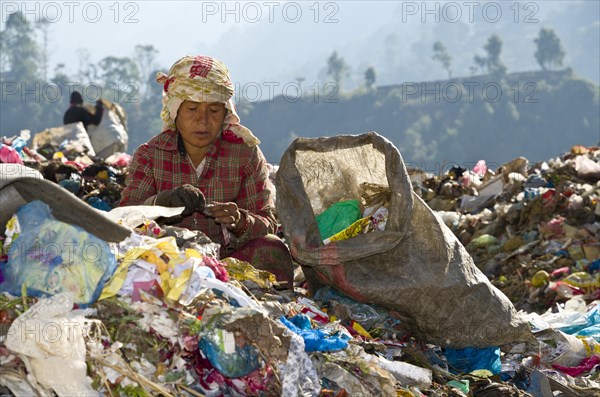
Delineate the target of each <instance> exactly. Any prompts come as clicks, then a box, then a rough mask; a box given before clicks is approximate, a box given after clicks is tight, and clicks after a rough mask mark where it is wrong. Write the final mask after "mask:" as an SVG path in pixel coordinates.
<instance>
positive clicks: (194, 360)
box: [0, 136, 600, 397]
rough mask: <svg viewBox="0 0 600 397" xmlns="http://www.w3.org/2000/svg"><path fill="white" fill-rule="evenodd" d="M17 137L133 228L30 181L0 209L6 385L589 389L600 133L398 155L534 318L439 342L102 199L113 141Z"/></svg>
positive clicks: (115, 194)
mask: <svg viewBox="0 0 600 397" xmlns="http://www.w3.org/2000/svg"><path fill="white" fill-rule="evenodd" d="M20 138H21V140H19V139H18V138H15V139H13V140H12V141H8V140H3V144H2V148H1V150H2V151H1V152H0V153H1V155H2V157H0V160H1V161H2V162H3V163H9V164H5V165H10V164H11V163H18V162H19V159H20V160H21V162H22V163H24V164H25V165H28V166H30V167H32V168H35V169H37V170H39V171H40V172H41V173H42V175H43V176H44V178H45V179H46V180H47V181H52V182H53V183H57V184H59V185H60V186H62V188H64V189H65V190H66V191H68V192H70V193H72V194H74V195H76V196H77V197H78V198H79V199H81V200H83V201H85V202H87V203H88V204H89V205H90V206H93V207H95V208H96V209H100V210H104V212H105V213H106V214H107V217H109V219H111V220H112V221H114V224H115V225H121V226H125V227H128V228H130V230H131V233H130V235H129V237H127V238H125V239H123V240H121V241H118V242H110V241H105V240H102V239H99V238H98V237H97V236H95V235H94V234H93V233H90V232H88V231H86V230H84V229H82V228H81V227H79V226H74V225H72V224H68V223H65V222H62V221H59V220H57V219H56V218H55V216H54V215H53V211H50V210H49V208H48V205H47V204H46V203H44V202H43V198H41V199H40V200H39V201H38V200H33V201H30V202H29V203H27V204H25V205H23V206H22V207H20V208H19V210H18V211H17V212H16V213H15V214H11V217H10V220H9V221H8V222H7V224H6V225H2V226H1V227H0V229H2V231H1V232H0V233H1V234H2V240H1V241H0V242H1V243H2V246H1V247H0V248H1V252H2V256H1V257H0V272H1V273H0V291H2V294H0V364H1V366H0V393H1V394H2V395H14V396H32V395H57V396H72V395H80V396H87V395H90V396H92V395H93V396H96V395H106V396H109V395H110V396H158V395H162V396H328V397H333V396H336V397H342V396H498V395H501V396H504V395H505V396H552V395H565V396H595V395H598V393H600V379H599V377H600V299H599V298H600V276H599V275H600V240H599V239H600V237H599V236H600V232H599V228H600V182H599V181H600V149H598V148H584V147H575V148H573V149H572V150H571V151H570V152H569V153H566V154H565V155H563V156H561V157H559V158H555V159H552V160H549V161H547V162H544V163H540V164H534V165H528V164H527V160H526V159H516V160H515V161H513V162H511V163H508V164H505V165H504V166H502V167H500V169H498V170H495V171H492V170H488V169H487V168H486V166H485V163H484V162H480V163H478V164H477V166H476V167H475V168H474V169H472V170H466V169H460V167H455V168H453V169H451V170H450V171H449V172H448V173H446V174H445V175H442V176H435V175H428V174H426V173H424V172H422V171H420V170H409V174H410V176H411V181H412V186H413V189H414V191H415V192H417V194H418V195H420V196H421V197H422V199H423V201H425V202H426V203H427V204H428V206H429V207H431V208H432V209H433V210H435V211H436V215H437V216H439V218H440V219H442V220H443V222H444V223H445V224H446V225H447V226H448V227H449V228H450V229H451V230H452V231H453V232H454V234H455V235H456V236H457V237H458V238H459V239H460V241H461V242H462V244H463V245H464V246H465V247H466V248H467V250H468V251H469V253H470V254H471V255H472V257H473V259H474V262H475V264H476V265H477V267H478V268H479V269H481V270H482V271H483V272H484V273H485V274H486V276H487V277H488V278H489V280H490V281H491V282H492V283H493V284H494V285H495V286H496V287H497V288H499V289H500V290H501V291H503V292H504V293H505V294H506V296H507V297H508V298H509V299H510V300H511V301H512V302H513V304H514V305H515V307H516V308H517V309H520V310H522V312H521V313H520V314H521V315H522V316H524V318H526V319H527V321H528V322H529V326H530V329H531V331H532V333H533V335H534V336H535V337H534V338H532V339H531V340H530V341H527V342H518V343H510V344H504V345H501V346H497V345H494V346H488V347H477V348H476V347H465V348H448V347H442V346H439V345H436V344H432V343H428V342H427V341H425V340H423V339H420V338H418V337H416V336H415V335H414V334H413V333H412V332H410V331H409V329H408V328H407V327H406V326H405V324H404V323H403V320H401V319H400V318H399V316H397V313H394V312H393V311H391V310H389V309H386V308H384V307H382V306H379V305H374V304H369V303H364V302H362V303H361V302H358V301H356V300H354V299H352V298H350V297H349V296H347V295H345V294H342V293H341V292H339V291H338V290H336V289H334V288H331V287H322V288H320V289H318V290H317V291H316V292H314V293H309V291H308V290H307V289H306V285H305V284H304V282H303V275H302V272H301V271H300V268H298V269H297V270H298V272H297V278H296V281H297V282H296V287H295V288H294V290H293V291H289V290H279V289H277V288H276V287H277V283H276V279H275V277H274V276H273V275H272V274H269V273H267V272H264V271H260V270H257V269H255V268H253V267H252V266H251V265H250V264H248V263H246V262H242V261H239V260H232V259H223V260H221V259H220V258H219V257H218V252H219V247H218V245H216V244H214V243H212V242H211V241H210V240H209V239H208V238H206V236H204V235H203V234H202V233H201V232H196V231H189V230H186V229H178V228H175V227H172V226H164V225H159V224H157V223H156V221H155V220H156V219H158V218H159V217H160V216H170V215H172V214H173V213H172V211H174V209H168V208H161V207H129V208H115V206H116V203H117V202H118V199H119V193H120V191H121V189H122V184H123V180H124V175H125V173H126V165H127V161H128V157H127V156H126V155H122V154H119V155H117V156H115V158H113V159H107V160H106V161H102V162H100V161H97V162H94V161H93V160H92V158H90V157H88V156H85V155H82V154H81V152H77V150H76V149H75V150H73V151H71V150H67V149H65V151H62V150H61V149H60V148H56V147H54V148H50V147H48V148H47V150H48V152H43V151H40V150H35V151H34V150H32V149H30V148H28V147H27V145H26V141H27V139H26V138H27V137H26V136H21V137H20ZM22 141H25V142H24V143H23V142H22ZM63 149H64V148H63ZM50 153H51V154H50ZM56 153H62V155H61V154H56ZM17 156H18V158H17ZM109 160H110V161H109ZM2 169H3V170H6V168H2ZM1 191H2V189H1V188H0V193H1ZM2 197H3V196H2V195H1V194H0V200H1V199H2ZM93 198H96V199H97V200H90V199H93ZM380 208H381V207H380ZM382 220H383V219H380V224H381V221H382ZM384 226H385V225H384ZM376 227H377V225H374V227H372V228H366V229H361V230H362V231H368V232H369V233H378V231H377V230H372V229H374V228H376ZM367 229H368V230H367ZM351 239H352V237H349V238H348V241H351ZM414 304H415V305H416V304H418V303H417V302H415V303H414ZM485 304H486V302H481V305H484V306H485ZM453 315H457V314H456V313H454V314H453ZM460 315H461V316H464V317H465V319H468V317H469V316H470V313H460Z"/></svg>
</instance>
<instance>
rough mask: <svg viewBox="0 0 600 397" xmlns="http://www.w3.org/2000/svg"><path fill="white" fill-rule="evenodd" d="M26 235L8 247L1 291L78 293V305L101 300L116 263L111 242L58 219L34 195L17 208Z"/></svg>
mask: <svg viewBox="0 0 600 397" xmlns="http://www.w3.org/2000/svg"><path fill="white" fill-rule="evenodd" d="M17 217H18V220H19V225H20V227H21V234H20V235H19V237H18V238H17V239H15V240H14V242H13V243H12V244H11V246H10V248H9V250H8V262H7V263H6V265H5V266H4V268H3V269H2V273H3V274H4V278H5V280H4V282H3V283H2V284H0V291H7V292H10V293H11V294H13V295H17V296H21V287H22V286H23V285H25V286H26V288H27V294H29V295H33V296H45V295H56V294H59V293H61V292H64V291H69V292H71V293H72V294H73V300H74V301H75V303H77V304H78V305H89V304H91V303H93V302H95V301H96V299H97V298H98V296H100V292H101V291H102V288H103V287H104V283H105V282H106V281H107V280H108V279H109V277H110V276H111V275H112V273H113V272H114V270H115V268H116V265H117V262H116V259H115V256H114V254H113V253H112V252H111V251H110V249H109V246H108V244H107V243H106V242H105V241H104V240H101V239H99V238H98V237H96V236H94V235H92V234H89V233H88V232H86V231H85V230H83V229H81V228H80V227H77V226H73V225H70V224H67V223H63V222H60V221H57V220H55V219H54V217H53V216H52V215H51V214H50V208H49V207H48V205H47V204H44V203H42V202H41V201H38V200H35V201H32V202H30V203H28V204H26V205H24V206H22V207H21V208H20V209H19V210H18V211H17Z"/></svg>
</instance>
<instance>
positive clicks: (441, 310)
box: [276, 132, 532, 348]
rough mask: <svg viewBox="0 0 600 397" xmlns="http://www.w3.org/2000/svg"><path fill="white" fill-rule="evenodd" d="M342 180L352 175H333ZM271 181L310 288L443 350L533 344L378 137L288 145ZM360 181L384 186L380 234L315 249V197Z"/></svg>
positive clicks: (525, 326)
mask: <svg viewBox="0 0 600 397" xmlns="http://www.w3.org/2000/svg"><path fill="white" fill-rule="evenodd" d="M342 170H343V172H342ZM347 174H353V176H354V177H353V178H352V179H349V178H346V179H343V178H341V179H335V178H336V175H342V176H343V175H347ZM276 182H277V183H276V185H277V192H278V193H277V214H278V217H279V219H280V221H281V223H282V225H283V231H284V234H285V237H286V240H287V241H288V242H289V243H290V245H291V252H292V254H293V256H294V259H295V260H296V261H297V262H298V263H299V264H300V265H301V266H302V270H303V271H304V274H305V276H306V279H307V281H308V284H309V285H308V286H309V289H310V290H311V291H313V292H314V291H316V290H318V289H319V288H320V287H321V286H323V285H329V286H332V287H334V288H336V289H337V290H339V291H341V292H343V293H345V294H346V295H348V296H350V297H351V298H352V299H354V300H356V301H358V302H362V303H369V304H377V305H380V306H383V307H385V308H387V309H390V310H394V311H396V312H398V313H399V314H400V317H401V320H402V322H403V323H404V325H405V327H406V328H409V329H410V330H411V331H413V332H414V334H415V336H417V337H421V338H423V339H425V340H426V341H428V342H431V343H435V344H438V345H442V346H449V347H454V348H463V347H488V346H492V345H494V346H495V345H502V344H506V343H510V342H513V341H526V340H530V339H531V338H532V336H531V332H530V330H529V327H528V324H527V322H526V321H524V319H522V318H520V316H519V315H517V312H516V310H515V308H514V306H513V305H512V303H511V302H510V300H509V299H508V298H507V297H506V296H505V295H504V294H503V293H502V292H501V291H499V290H498V289H497V288H495V287H494V286H493V285H492V284H491V283H490V282H489V280H488V279H487V278H486V277H485V275H484V274H483V273H482V272H481V271H480V270H479V269H477V267H476V266H475V264H474V262H473V259H472V258H471V257H470V256H469V254H468V252H467V251H466V249H465V248H464V247H463V246H462V244H461V243H460V241H459V240H458V239H457V238H456V236H455V235H454V234H453V233H452V231H451V230H450V229H449V228H448V227H446V226H445V225H444V223H443V222H442V221H441V220H440V219H439V218H438V217H436V215H435V214H434V213H433V211H432V210H431V209H430V208H429V207H428V206H427V205H426V204H425V203H424V202H423V201H422V200H421V198H420V197H419V196H418V195H417V194H416V193H414V192H413V190H412V184H411V182H410V178H409V176H408V172H407V171H406V167H405V165H404V162H403V160H402V156H401V155H400V153H399V152H398V150H397V149H396V148H395V147H394V146H393V145H392V143H391V142H390V141H388V140H387V139H385V138H384V137H382V136H380V135H378V134H376V133H374V132H371V133H367V134H363V135H358V136H350V135H342V136H337V137H332V138H316V139H309V138H299V139H296V140H295V141H294V142H293V143H292V144H291V146H290V147H289V148H288V149H287V150H286V152H285V154H284V155H283V157H282V159H281V163H280V167H279V172H278V173H277V179H276ZM347 183H356V184H357V185H356V186H346V184H347ZM363 183H370V184H377V185H384V186H387V187H389V189H390V192H391V194H390V204H389V207H388V208H389V217H388V220H387V222H386V226H385V230H384V231H378V232H373V233H365V234H360V235H358V236H356V237H353V238H351V239H347V240H343V241H337V242H332V243H331V244H328V245H324V244H323V242H322V239H321V235H320V233H319V228H318V226H317V224H316V221H315V217H314V214H315V213H316V212H317V210H316V209H317V208H318V207H319V205H320V203H321V201H322V200H321V199H320V194H321V193H320V192H322V191H327V192H328V194H330V195H331V194H335V191H336V190H339V191H340V192H341V193H344V192H351V191H356V190H358V189H357V186H361V184H363ZM332 191H333V192H332Z"/></svg>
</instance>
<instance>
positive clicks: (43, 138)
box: [32, 121, 96, 156]
mask: <svg viewBox="0 0 600 397" xmlns="http://www.w3.org/2000/svg"><path fill="white" fill-rule="evenodd" d="M65 142H66V146H65V148H64V149H65V150H69V149H74V150H75V151H77V152H79V153H86V154H87V155H88V156H95V155H96V152H95V151H94V148H93V146H92V142H90V137H89V136H88V133H87V131H86V130H85V127H84V126H83V123H82V122H81V121H78V122H76V123H70V124H65V125H61V126H59V127H54V128H47V129H45V130H43V131H41V132H38V133H37V134H35V135H34V136H33V143H32V148H33V149H34V150H38V149H40V148H42V147H43V146H45V145H48V144H49V145H51V146H53V147H55V148H59V147H61V145H62V144H63V143H65Z"/></svg>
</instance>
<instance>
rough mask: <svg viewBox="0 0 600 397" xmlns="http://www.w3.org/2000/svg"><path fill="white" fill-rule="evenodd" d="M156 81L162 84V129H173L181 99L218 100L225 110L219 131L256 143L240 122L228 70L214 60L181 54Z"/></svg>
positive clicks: (158, 74) (256, 140)
mask: <svg viewBox="0 0 600 397" xmlns="http://www.w3.org/2000/svg"><path fill="white" fill-rule="evenodd" d="M156 81H158V82H159V83H160V84H162V85H163V98H162V105H163V107H162V110H161V112H160V117H161V118H162V120H163V131H164V130H166V129H175V118H176V117H177V111H178V110H179V106H181V104H182V103H183V101H194V102H220V103H223V104H225V108H226V109H227V115H226V116H225V120H224V121H223V128H222V129H221V132H222V133H223V134H233V135H235V136H237V137H238V138H240V139H242V140H243V141H244V143H245V144H247V145H248V146H256V145H258V144H259V143H260V141H259V140H258V138H257V137H255V136H254V135H253V134H252V132H251V131H250V130H249V129H248V128H246V127H244V126H243V125H241V124H240V117H239V116H238V114H237V112H236V111H235V106H234V104H233V94H234V89H233V84H232V82H231V77H230V76H229V70H227V67H225V64H224V63H223V62H221V61H219V60H218V59H215V58H211V57H207V56H189V55H188V56H185V57H183V58H181V59H180V60H178V61H177V62H175V63H174V64H173V66H171V69H170V70H169V74H168V75H166V74H164V73H161V72H159V73H157V74H156Z"/></svg>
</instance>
